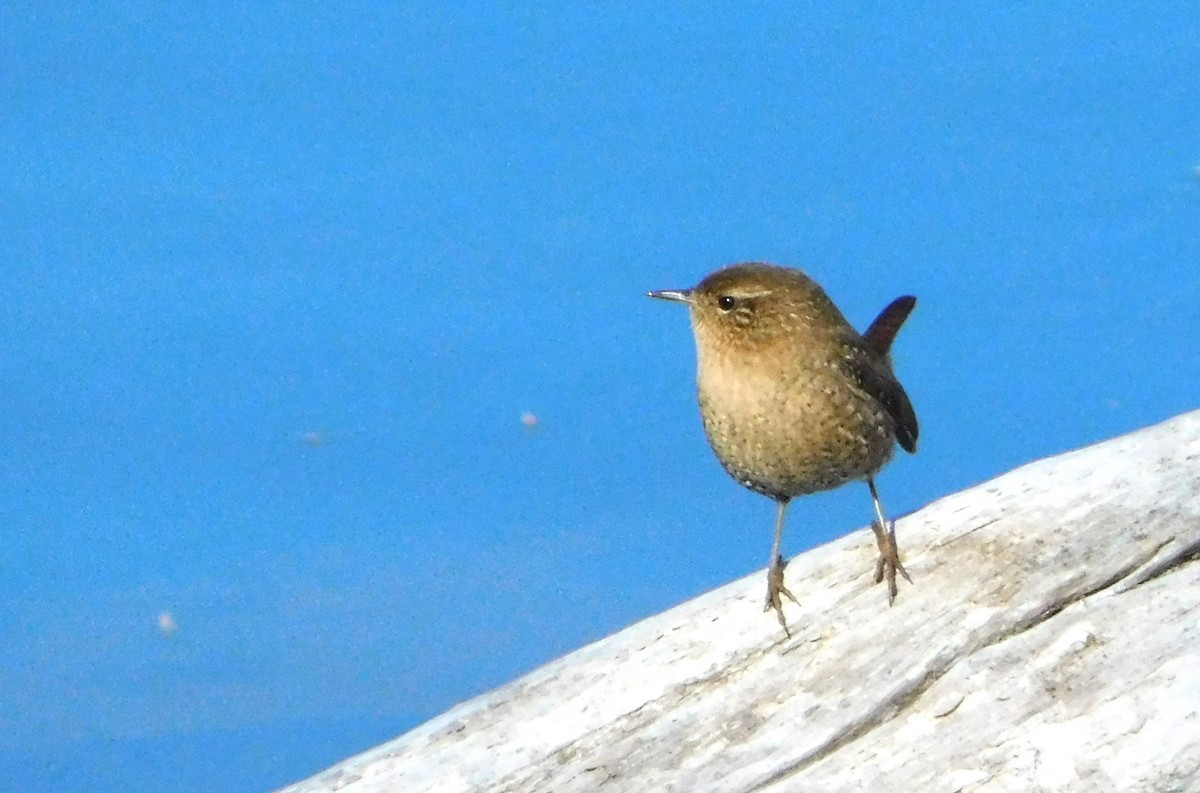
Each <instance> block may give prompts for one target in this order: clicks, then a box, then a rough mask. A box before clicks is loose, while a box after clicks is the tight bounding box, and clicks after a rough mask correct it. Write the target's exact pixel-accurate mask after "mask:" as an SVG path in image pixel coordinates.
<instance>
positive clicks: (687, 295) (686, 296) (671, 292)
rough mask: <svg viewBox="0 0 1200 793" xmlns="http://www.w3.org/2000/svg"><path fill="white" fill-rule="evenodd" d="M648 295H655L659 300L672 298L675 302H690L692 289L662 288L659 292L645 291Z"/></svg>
mask: <svg viewBox="0 0 1200 793" xmlns="http://www.w3.org/2000/svg"><path fill="white" fill-rule="evenodd" d="M646 294H647V295H648V296H650V297H657V298H658V299H659V300H674V301H675V302H676V303H691V302H692V290H690V289H663V290H661V291H659V292H647V293H646Z"/></svg>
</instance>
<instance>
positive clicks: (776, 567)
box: [763, 556, 800, 638]
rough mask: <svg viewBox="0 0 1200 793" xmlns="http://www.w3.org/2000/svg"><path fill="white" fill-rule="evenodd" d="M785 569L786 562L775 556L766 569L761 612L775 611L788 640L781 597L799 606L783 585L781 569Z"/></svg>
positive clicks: (789, 632) (794, 597)
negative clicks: (765, 593) (765, 596)
mask: <svg viewBox="0 0 1200 793" xmlns="http://www.w3.org/2000/svg"><path fill="white" fill-rule="evenodd" d="M785 567H787V562H785V561H784V560H783V557H782V556H776V557H775V561H774V562H772V563H771V566H770V567H768V568H767V603H766V605H764V606H763V611H770V610H771V609H775V616H777V617H778V618H779V625H780V626H781V627H782V628H783V632H784V634H785V635H787V636H788V637H789V638H790V637H791V635H792V632H791V631H789V630H788V626H787V620H786V619H784V616H783V597H781V596H786V597H787V599H788V600H790V601H792V602H793V603H795V604H796V605H797V606H798V605H800V601H799V600H796V596H795V595H793V594H792V593H791V592H790V591H789V590H788V588H787V587H786V586H784V585H783V568H785Z"/></svg>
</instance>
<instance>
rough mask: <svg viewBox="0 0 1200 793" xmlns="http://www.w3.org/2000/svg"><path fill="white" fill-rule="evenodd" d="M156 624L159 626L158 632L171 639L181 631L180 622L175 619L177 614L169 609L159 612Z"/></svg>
mask: <svg viewBox="0 0 1200 793" xmlns="http://www.w3.org/2000/svg"><path fill="white" fill-rule="evenodd" d="M156 624H157V626H158V633H159V635H160V636H162V637H163V638H166V639H170V638H171V637H172V636H174V635H175V634H177V633H179V623H177V622H176V621H175V616H174V615H173V614H171V612H169V611H162V612H159V615H158V619H157V620H156Z"/></svg>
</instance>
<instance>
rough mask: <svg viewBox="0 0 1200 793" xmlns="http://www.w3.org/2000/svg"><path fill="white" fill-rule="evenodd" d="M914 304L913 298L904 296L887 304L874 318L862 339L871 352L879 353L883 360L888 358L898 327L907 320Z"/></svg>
mask: <svg viewBox="0 0 1200 793" xmlns="http://www.w3.org/2000/svg"><path fill="white" fill-rule="evenodd" d="M916 304H917V299H916V298H915V297H913V296H912V295H904V296H903V297H898V298H896V299H895V300H893V301H892V302H891V303H888V306H887V308H885V309H884V310H883V311H880V312H879V316H877V317H875V321H874V322H872V323H871V325H870V327H868V328H867V330H866V332H865V333H863V338H864V339H866V340H867V344H868V345H870V347H871V349H872V350H874V351H875V352H877V353H879V354H880V355H881V356H882V357H883V358H884V359H886V358H887V357H888V354H889V353H890V352H891V351H892V342H893V341H895V340H896V334H897V333H899V332H900V326H901V325H903V324H904V320H906V319H908V315H909V314H911V313H912V310H913V306H915V305H916Z"/></svg>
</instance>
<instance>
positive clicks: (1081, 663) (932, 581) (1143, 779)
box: [287, 412, 1200, 793]
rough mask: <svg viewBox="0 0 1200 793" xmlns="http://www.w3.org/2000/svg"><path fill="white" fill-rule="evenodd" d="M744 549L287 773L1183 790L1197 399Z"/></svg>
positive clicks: (1191, 658)
mask: <svg viewBox="0 0 1200 793" xmlns="http://www.w3.org/2000/svg"><path fill="white" fill-rule="evenodd" d="M897 533H898V535H899V536H900V538H901V541H902V547H903V548H904V550H905V554H906V556H905V563H906V565H907V566H908V569H909V571H910V572H912V574H913V577H914V579H915V580H916V582H917V583H916V584H915V585H913V586H909V587H906V588H905V589H904V590H903V591H902V593H901V597H900V598H899V599H898V600H897V601H896V605H895V606H893V607H892V608H887V607H886V605H885V597H884V595H883V593H882V592H881V591H880V590H879V588H878V587H875V586H872V584H871V581H870V577H871V574H872V572H873V570H874V566H875V555H876V550H875V541H874V539H873V538H872V535H871V533H870V531H869V530H864V531H859V532H856V533H854V534H853V535H850V536H848V537H846V538H844V539H842V540H840V541H837V542H834V543H831V544H829V545H826V546H824V547H822V548H817V549H815V550H813V551H810V552H808V553H806V554H803V555H802V556H799V557H797V558H796V559H794V560H793V561H792V563H791V565H790V566H789V567H788V585H789V587H791V589H792V591H793V592H794V593H795V594H796V596H797V597H798V598H799V600H800V606H799V607H796V606H789V607H788V616H789V624H790V625H791V626H792V630H793V635H792V638H791V639H785V638H784V637H783V635H782V633H781V632H780V630H779V626H778V624H776V622H775V621H774V620H772V619H767V618H764V617H763V615H762V613H761V599H762V574H761V573H760V572H759V573H755V574H753V575H751V576H748V577H747V578H745V579H742V580H740V581H737V582H734V583H732V584H729V585H728V586H725V587H722V588H721V589H718V590H716V591H714V592H710V593H709V594H706V595H703V596H702V597H699V598H697V599H695V600H693V601H691V602H688V603H684V604H683V605H681V606H678V607H677V608H674V609H672V610H670V611H668V612H666V613H663V614H660V615H658V616H655V617H652V618H650V619H647V620H645V621H643V622H640V623H638V624H636V625H633V626H632V627H630V628H628V629H626V630H624V631H621V632H620V633H618V634H616V635H614V636H611V637H609V638H607V639H605V640H603V641H600V642H597V643H595V644H593V645H590V646H588V647H585V648H583V649H581V650H579V651H577V652H574V653H572V654H570V655H568V656H566V657H564V658H561V659H559V660H557V661H555V662H553V663H550V664H547V665H546V666H544V667H542V668H541V669H538V670H537V671H535V672H533V673H531V674H529V675H527V676H525V677H523V678H521V679H519V680H517V681H515V682H513V683H511V684H509V685H506V686H504V687H502V688H500V689H497V690H495V691H493V692H491V693H488V694H485V695H483V696H480V697H478V698H476V699H473V700H471V701H469V702H467V703H464V704H463V705H460V706H458V707H456V708H454V709H452V710H450V711H449V712H447V713H446V714H444V715H442V716H440V717H438V718H436V719H434V720H433V721H430V722H429V723H427V724H425V725H423V726H421V727H419V728H417V729H415V730H413V731H412V732H410V733H408V734H406V735H404V736H401V737H400V738H397V739H396V740H394V741H391V742H389V743H386V744H384V745H382V746H380V747H378V748H376V749H374V750H371V751H369V752H366V753H365V754H362V755H360V756H358V757H354V758H351V759H349V760H346V761H345V762H343V763H341V764H339V765H337V766H335V767H333V768H331V769H329V770H327V771H325V772H323V773H321V774H318V775H317V776H315V777H313V778H311V779H309V780H307V781H304V782H301V783H298V784H296V785H294V786H292V787H289V788H287V790H288V791H289V793H301V791H304V792H306V793H307V792H312V793H316V791H333V790H342V791H347V793H382V792H383V791H395V793H418V791H431V792H432V791H436V792H437V793H451V792H452V791H489V792H491V793H499V792H500V791H513V792H516V791H523V792H524V791H528V792H530V793H532V792H533V791H538V792H539V793H540V792H542V791H545V792H547V793H549V792H553V793H568V792H569V791H604V792H605V793H608V792H610V791H611V792H613V793H615V792H616V791H631V792H632V791H636V792H637V793H643V792H644V791H682V792H684V793H690V792H692V791H849V790H870V791H946V793H952V792H953V791H1030V790H1072V791H1076V790H1088V791H1108V790H1112V791H1167V790H1200V564H1196V563H1192V562H1194V560H1196V559H1197V558H1198V557H1200V412H1195V413H1191V414H1187V415H1184V416H1180V417H1178V418H1175V419H1173V420H1171V421H1168V422H1166V423H1163V424H1160V425H1158V426H1155V427H1151V428H1149V429H1146V430H1142V431H1140V432H1136V433H1133V434H1131V435H1127V436H1125V437H1121V438H1117V439H1115V440H1112V441H1108V442H1106V443H1102V444H1099V445H1097V446H1093V447H1091V448H1087V449H1083V450H1081V451H1077V452H1072V453H1069V454H1064V455H1061V456H1058V457H1054V458H1051V459H1047V460H1042V461H1039V462H1036V463H1033V464H1031V465H1026V466H1024V467H1022V468H1019V469H1017V470H1015V471H1013V472H1011V473H1008V474H1006V475H1004V476H1001V477H999V478H998V479H995V480H993V481H991V482H988V483H986V484H983V485H980V486H978V487H975V488H972V489H970V490H967V491H964V492H961V493H957V494H955V495H952V496H949V497H947V498H944V499H942V500H940V501H937V502H936V503H934V504H931V505H930V506H928V507H926V508H924V509H922V510H921V511H919V512H917V513H914V514H912V515H910V516H907V517H905V518H903V519H901V520H900V521H899V522H898V524H897Z"/></svg>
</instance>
